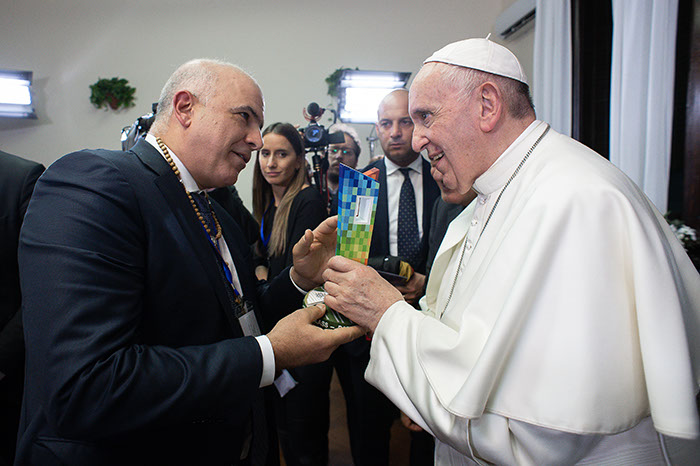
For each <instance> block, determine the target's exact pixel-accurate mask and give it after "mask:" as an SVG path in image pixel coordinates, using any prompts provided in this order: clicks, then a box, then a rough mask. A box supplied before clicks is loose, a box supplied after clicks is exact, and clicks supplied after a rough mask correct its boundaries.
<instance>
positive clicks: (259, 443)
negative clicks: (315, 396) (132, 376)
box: [190, 192, 268, 466]
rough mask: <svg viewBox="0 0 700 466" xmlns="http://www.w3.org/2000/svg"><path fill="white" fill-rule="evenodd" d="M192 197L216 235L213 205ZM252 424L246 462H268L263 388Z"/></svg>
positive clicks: (221, 262)
mask: <svg viewBox="0 0 700 466" xmlns="http://www.w3.org/2000/svg"><path fill="white" fill-rule="evenodd" d="M190 195H192V199H193V200H194V202H195V203H196V204H197V208H198V209H199V213H200V214H202V217H204V221H205V222H206V224H207V226H208V227H209V231H210V232H211V236H213V237H216V233H217V229H216V222H215V221H214V215H213V214H212V211H211V205H210V204H209V201H208V199H207V197H206V195H205V194H202V193H197V192H191V193H190ZM216 261H217V263H218V264H219V271H220V272H221V278H222V279H223V280H224V284H225V286H226V294H227V295H228V298H229V302H230V303H231V307H232V308H233V309H234V313H235V314H236V315H238V314H239V309H238V307H240V305H241V304H240V300H239V299H236V296H235V295H234V292H233V287H232V285H230V284H229V282H228V280H227V278H226V276H225V274H224V272H223V270H224V269H223V267H224V260H223V258H222V257H221V254H220V253H219V252H218V249H217V251H216ZM251 410H252V413H251V424H250V425H248V426H247V429H246V430H247V431H248V432H250V434H252V442H251V444H250V447H249V448H250V449H249V452H248V461H247V463H246V464H248V465H250V466H260V465H264V464H266V462H267V453H268V439H267V421H266V415H265V400H264V395H263V392H262V390H257V392H256V393H255V396H254V397H253V400H252V403H251Z"/></svg>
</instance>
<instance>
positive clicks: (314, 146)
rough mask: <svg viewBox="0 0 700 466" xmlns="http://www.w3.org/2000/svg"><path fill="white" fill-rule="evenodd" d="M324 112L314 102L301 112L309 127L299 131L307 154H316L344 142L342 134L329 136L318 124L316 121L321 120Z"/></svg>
mask: <svg viewBox="0 0 700 466" xmlns="http://www.w3.org/2000/svg"><path fill="white" fill-rule="evenodd" d="M325 110H326V109H325V108H321V107H320V106H319V105H318V104H317V103H316V102H311V103H310V104H309V105H308V107H306V108H305V109H304V111H303V113H304V118H306V119H307V120H308V121H309V125H308V126H307V127H306V128H304V129H302V130H301V133H302V136H303V137H304V147H305V148H306V151H307V152H311V151H314V152H316V151H318V150H320V149H323V148H326V147H327V146H328V145H329V144H342V143H343V142H344V141H345V137H344V136H343V134H342V133H334V134H330V133H329V132H328V130H327V129H326V128H324V127H323V125H319V124H318V119H319V118H321V115H323V112H324V111H325Z"/></svg>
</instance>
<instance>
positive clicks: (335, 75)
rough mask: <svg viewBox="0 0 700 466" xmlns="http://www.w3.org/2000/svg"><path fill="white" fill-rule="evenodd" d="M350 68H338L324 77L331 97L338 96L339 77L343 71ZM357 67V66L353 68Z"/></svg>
mask: <svg viewBox="0 0 700 466" xmlns="http://www.w3.org/2000/svg"><path fill="white" fill-rule="evenodd" d="M351 69H352V68H338V69H337V70H335V71H334V72H332V73H331V74H329V75H328V77H327V78H326V84H327V85H328V95H329V96H331V97H333V98H338V88H339V87H340V77H341V76H342V75H343V71H345V70H351ZM355 69H358V68H355Z"/></svg>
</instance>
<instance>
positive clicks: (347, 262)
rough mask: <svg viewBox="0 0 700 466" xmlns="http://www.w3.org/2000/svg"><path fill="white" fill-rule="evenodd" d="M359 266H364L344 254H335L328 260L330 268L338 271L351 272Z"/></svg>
mask: <svg viewBox="0 0 700 466" xmlns="http://www.w3.org/2000/svg"><path fill="white" fill-rule="evenodd" d="M359 267H362V264H360V263H359V262H355V261H354V260H351V259H348V258H347V257H343V256H333V257H332V258H331V259H330V260H329V261H328V268H329V269H332V270H335V271H337V272H350V271H352V270H355V269H357V268H359Z"/></svg>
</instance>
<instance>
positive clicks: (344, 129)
mask: <svg viewBox="0 0 700 466" xmlns="http://www.w3.org/2000/svg"><path fill="white" fill-rule="evenodd" d="M328 132H329V133H331V134H332V133H345V134H347V135H348V136H350V139H352V142H354V143H355V155H356V156H358V157H359V156H360V150H361V146H360V135H359V134H357V131H355V128H353V127H352V126H350V125H347V124H345V123H335V124H333V125H331V126H330V128H328Z"/></svg>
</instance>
